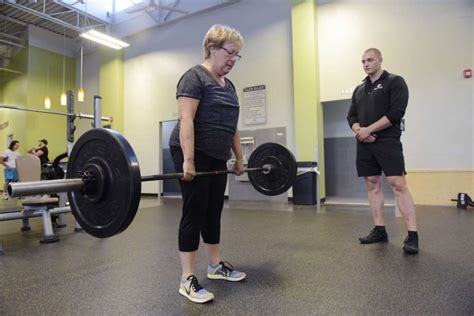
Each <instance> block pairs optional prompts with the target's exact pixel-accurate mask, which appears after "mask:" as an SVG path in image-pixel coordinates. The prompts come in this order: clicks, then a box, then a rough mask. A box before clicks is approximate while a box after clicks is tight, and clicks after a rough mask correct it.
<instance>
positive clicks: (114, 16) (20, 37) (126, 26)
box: [0, 0, 240, 67]
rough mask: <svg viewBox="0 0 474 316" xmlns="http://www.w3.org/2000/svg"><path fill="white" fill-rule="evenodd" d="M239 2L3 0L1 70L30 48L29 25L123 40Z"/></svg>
mask: <svg viewBox="0 0 474 316" xmlns="http://www.w3.org/2000/svg"><path fill="white" fill-rule="evenodd" d="M238 1H240V0H144V1H140V0H62V1H60V0H0V67H5V65H6V64H7V63H8V61H9V60H11V58H12V57H13V56H14V55H15V54H16V53H17V52H18V51H19V50H20V49H21V48H22V47H25V46H27V43H28V25H35V26H37V27H40V28H42V29H45V30H48V31H50V32H53V33H56V34H59V35H61V36H65V37H67V38H70V39H78V38H79V34H80V33H82V32H84V31H87V30H89V29H96V30H98V31H102V32H105V33H109V34H111V35H114V36H116V37H124V36H130V35H133V34H134V33H138V32H141V31H143V30H145V29H147V28H151V27H156V26H162V25H165V24H168V23H176V22H179V21H180V20H182V19H184V18H187V17H189V16H192V15H196V14H199V13H202V12H206V11H209V10H213V9H217V8H220V7H222V6H227V5H230V4H233V3H236V2H238Z"/></svg>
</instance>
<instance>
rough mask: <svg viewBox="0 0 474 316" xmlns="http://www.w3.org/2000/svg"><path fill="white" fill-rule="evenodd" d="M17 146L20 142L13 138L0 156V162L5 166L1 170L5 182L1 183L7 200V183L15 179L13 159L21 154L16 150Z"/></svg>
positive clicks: (4, 197) (18, 146)
mask: <svg viewBox="0 0 474 316" xmlns="http://www.w3.org/2000/svg"><path fill="white" fill-rule="evenodd" d="M18 148H20V143H19V142H18V141H17V140H14V141H12V142H11V143H10V146H8V149H7V150H5V151H4V152H3V153H2V155H1V156H0V162H1V163H2V165H3V166H4V167H5V169H4V170H3V175H4V177H5V184H4V185H3V199H4V200H8V193H7V188H8V184H9V183H10V182H16V181H17V176H16V164H15V159H16V157H18V156H21V154H20V152H19V151H18Z"/></svg>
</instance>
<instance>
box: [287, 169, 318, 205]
mask: <svg viewBox="0 0 474 316" xmlns="http://www.w3.org/2000/svg"><path fill="white" fill-rule="evenodd" d="M296 164H297V166H298V168H315V167H317V166H318V163H317V162H316V161H298V162H297V163H296ZM317 176H318V175H317V173H316V172H314V171H309V172H305V173H303V174H301V175H298V176H297V177H296V180H295V183H294V184H293V204H294V205H315V204H316V203H318V200H317V197H318V195H317V193H316V190H317V187H316V183H317V182H316V180H317V178H316V177H317Z"/></svg>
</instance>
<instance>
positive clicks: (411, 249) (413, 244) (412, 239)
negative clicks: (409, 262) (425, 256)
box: [403, 234, 419, 255]
mask: <svg viewBox="0 0 474 316" xmlns="http://www.w3.org/2000/svg"><path fill="white" fill-rule="evenodd" d="M403 244H404V245H403V251H404V252H405V253H408V254H413V255H414V254H417V253H418V251H419V249H418V234H413V235H411V236H410V235H408V236H407V238H405V241H404V242H403Z"/></svg>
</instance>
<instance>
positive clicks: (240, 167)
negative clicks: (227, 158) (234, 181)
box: [234, 159, 245, 176]
mask: <svg viewBox="0 0 474 316" xmlns="http://www.w3.org/2000/svg"><path fill="white" fill-rule="evenodd" d="M244 172H245V166H244V160H243V159H237V160H235V163H234V173H235V175H237V176H241V175H243V174H244Z"/></svg>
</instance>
